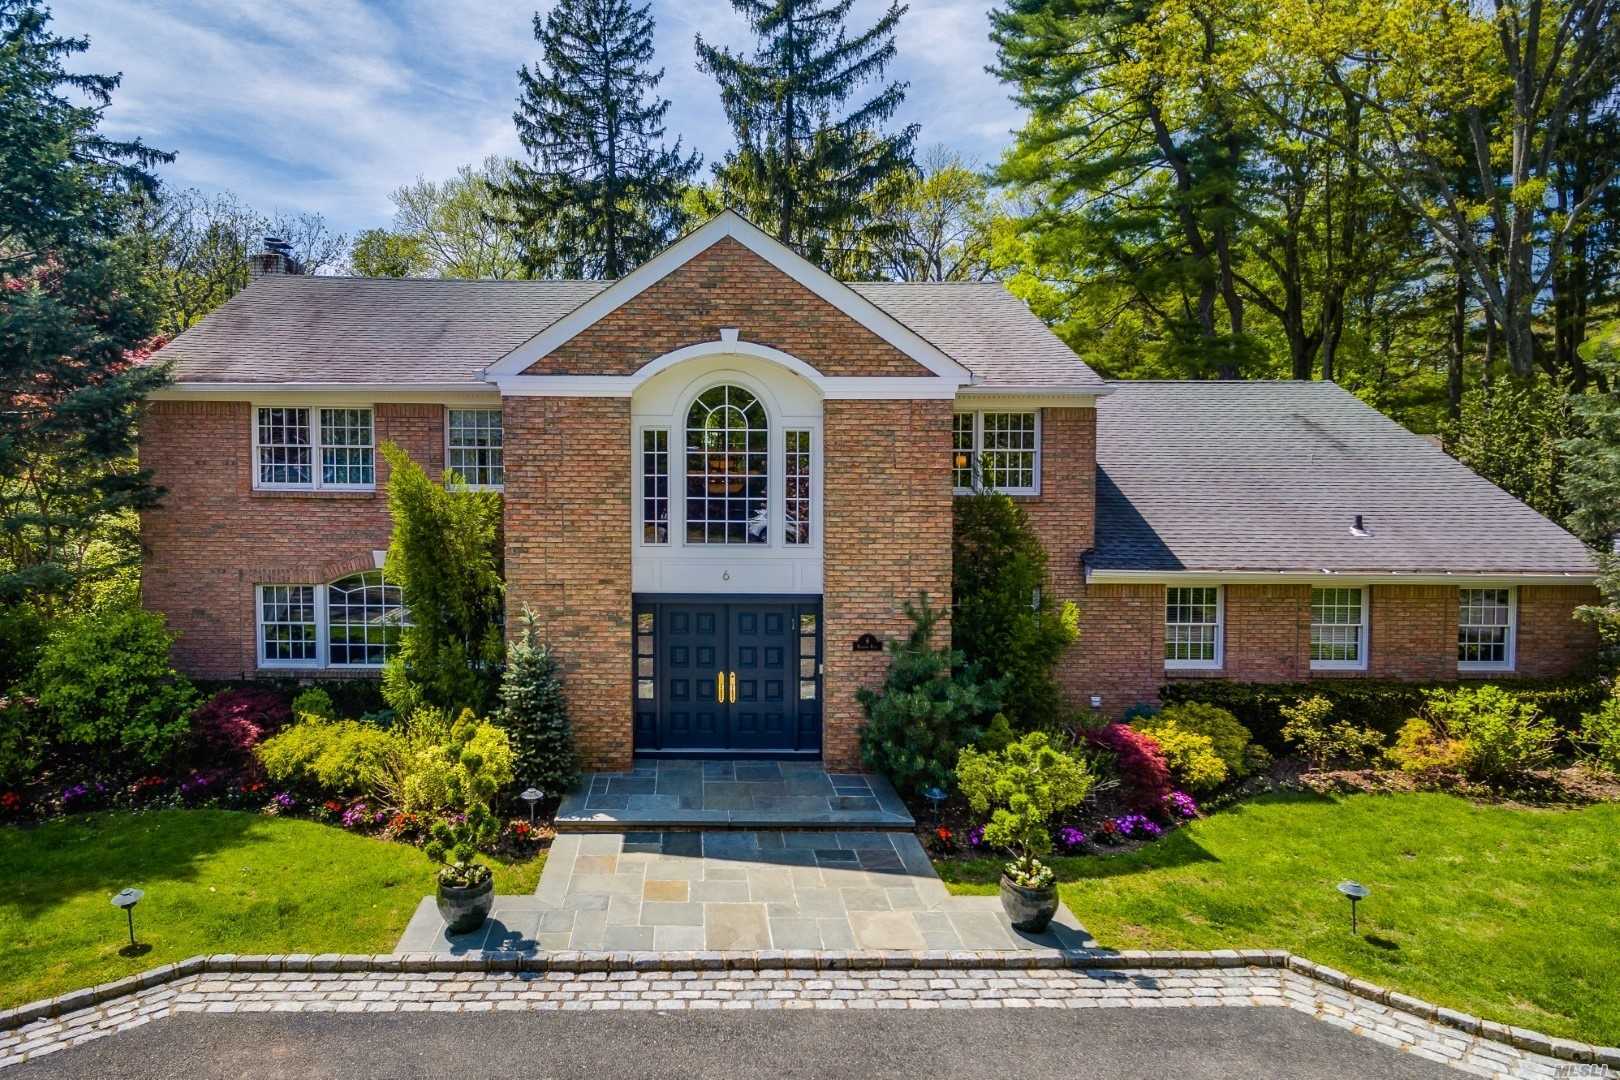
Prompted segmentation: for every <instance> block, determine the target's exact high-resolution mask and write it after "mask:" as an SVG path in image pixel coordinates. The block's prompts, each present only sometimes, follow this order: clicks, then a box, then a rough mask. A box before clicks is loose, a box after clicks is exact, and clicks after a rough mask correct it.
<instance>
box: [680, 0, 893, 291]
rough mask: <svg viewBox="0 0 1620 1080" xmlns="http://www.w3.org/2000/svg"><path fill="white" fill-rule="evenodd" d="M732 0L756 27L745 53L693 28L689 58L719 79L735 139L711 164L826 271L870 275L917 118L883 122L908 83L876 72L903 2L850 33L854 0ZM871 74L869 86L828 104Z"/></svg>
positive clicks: (769, 225) (887, 59)
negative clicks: (892, 124)
mask: <svg viewBox="0 0 1620 1080" xmlns="http://www.w3.org/2000/svg"><path fill="white" fill-rule="evenodd" d="M731 3H732V6H733V7H735V8H736V9H737V10H738V11H739V12H741V13H742V14H743V15H745V16H746V17H747V19H748V23H749V25H750V26H751V27H752V28H753V30H754V33H755V34H757V35H758V38H759V40H758V45H757V48H756V49H755V51H754V55H753V56H752V58H745V57H743V56H741V55H738V54H735V53H733V52H731V51H730V50H729V49H723V48H719V47H716V46H713V45H709V44H706V43H705V42H704V40H703V37H702V35H701V34H700V35H698V38H697V54H698V66H699V67H700V68H701V69H703V70H704V71H707V72H709V73H710V74H712V75H713V76H714V78H715V81H716V82H718V83H719V84H720V102H721V105H722V106H723V107H724V109H725V112H726V117H727V119H729V120H730V121H731V127H732V130H733V131H734V132H735V134H736V136H737V147H736V149H734V150H732V151H731V152H730V153H729V154H727V155H726V159H725V160H724V161H723V162H721V163H720V164H718V165H716V166H715V176H716V178H717V179H718V180H719V182H720V186H721V190H722V192H723V194H724V197H725V200H726V202H727V203H729V204H731V205H733V206H735V207H737V208H738V209H739V210H741V211H742V212H743V213H744V214H746V215H748V216H749V217H750V218H752V219H753V220H754V221H755V223H757V224H758V225H759V226H760V227H761V228H763V229H765V230H766V231H768V232H770V233H772V234H773V235H774V236H775V237H776V238H777V239H778V240H780V241H781V242H782V243H784V244H787V245H789V246H791V247H793V248H795V249H796V250H798V251H799V252H800V253H801V254H803V255H804V256H805V257H806V258H808V259H810V260H811V261H813V262H816V263H819V264H820V265H821V266H823V267H824V268H826V269H827V270H828V271H830V272H832V273H834V274H836V275H838V276H841V277H865V276H870V275H871V274H873V273H874V272H875V264H876V260H877V258H878V252H877V250H876V249H877V248H878V247H879V246H881V244H882V242H883V241H884V240H885V239H886V238H887V232H888V231H892V230H893V228H894V225H893V222H892V220H890V219H889V214H888V211H889V210H890V209H891V208H892V204H893V203H894V202H896V201H897V200H899V199H900V198H902V197H903V196H904V194H905V192H906V189H907V185H906V183H905V181H906V180H907V179H909V176H910V173H911V169H912V165H911V152H912V144H913V143H914V142H915V141H916V137H917V130H918V129H917V125H916V124H911V125H909V126H907V127H905V128H902V129H901V130H900V131H898V132H896V133H893V134H884V133H883V132H882V131H881V130H880V126H881V125H882V124H883V123H884V122H885V121H887V120H889V119H890V118H891V117H893V116H894V114H895V111H896V110H897V109H898V108H899V107H900V103H901V102H902V101H903V100H904V99H905V93H906V84H905V83H899V82H889V83H882V82H881V80H882V77H883V72H884V70H885V69H886V68H887V67H888V65H889V64H890V63H891V62H892V61H893V60H894V56H895V45H894V30H895V26H896V25H897V24H898V23H899V21H900V16H901V15H903V14H904V13H905V11H906V9H905V8H904V7H902V6H901V5H900V4H899V3H897V2H891V3H890V5H889V8H888V10H887V11H886V12H884V14H883V17H882V18H880V19H879V20H878V21H877V22H876V23H874V24H873V25H872V27H871V28H870V29H868V30H866V31H865V32H864V33H860V34H856V35H855V36H853V37H851V36H849V34H848V32H847V28H846V26H845V20H846V18H847V16H848V14H849V9H850V5H851V4H852V3H853V0H731ZM874 81H876V82H880V86H879V88H878V91H877V93H876V94H875V95H874V96H873V97H871V98H870V99H869V100H867V101H866V102H865V103H864V104H862V105H859V106H858V107H857V108H855V109H853V110H852V111H851V112H849V113H847V114H845V115H843V116H839V115H837V114H838V111H839V110H840V109H842V108H843V106H844V104H845V103H846V102H847V101H849V99H850V98H851V97H853V96H854V95H855V93H856V91H858V90H859V89H860V88H861V87H863V86H865V85H866V84H868V83H871V82H874Z"/></svg>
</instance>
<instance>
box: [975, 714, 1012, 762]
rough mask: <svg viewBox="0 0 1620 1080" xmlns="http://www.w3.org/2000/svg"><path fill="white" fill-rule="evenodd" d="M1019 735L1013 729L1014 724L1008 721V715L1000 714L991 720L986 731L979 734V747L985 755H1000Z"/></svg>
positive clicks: (985, 728)
mask: <svg viewBox="0 0 1620 1080" xmlns="http://www.w3.org/2000/svg"><path fill="white" fill-rule="evenodd" d="M1016 738H1018V735H1017V734H1016V733H1015V732H1014V731H1013V729H1012V723H1011V722H1010V721H1009V720H1008V719H1007V714H1006V713H1001V712H998V713H996V715H994V716H992V717H991V718H990V722H989V723H988V724H986V725H985V727H984V731H982V732H981V733H980V734H979V740H978V743H977V745H978V747H979V749H980V750H982V751H984V752H985V753H990V754H994V753H999V752H1001V751H1002V750H1005V749H1007V747H1008V746H1009V745H1011V744H1012V742H1013V740H1014V739H1016Z"/></svg>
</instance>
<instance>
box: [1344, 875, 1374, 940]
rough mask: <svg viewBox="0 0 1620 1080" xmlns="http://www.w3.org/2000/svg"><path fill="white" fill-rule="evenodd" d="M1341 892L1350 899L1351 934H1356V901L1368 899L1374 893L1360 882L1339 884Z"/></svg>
mask: <svg viewBox="0 0 1620 1080" xmlns="http://www.w3.org/2000/svg"><path fill="white" fill-rule="evenodd" d="M1339 891H1340V892H1341V893H1343V894H1344V895H1345V896H1348V897H1349V898H1350V932H1351V933H1352V934H1353V933H1355V932H1356V901H1358V900H1365V899H1367V895H1368V894H1369V893H1370V892H1371V891H1372V890H1370V889H1368V888H1367V886H1365V885H1363V884H1362V883H1361V882H1359V881H1341V882H1339Z"/></svg>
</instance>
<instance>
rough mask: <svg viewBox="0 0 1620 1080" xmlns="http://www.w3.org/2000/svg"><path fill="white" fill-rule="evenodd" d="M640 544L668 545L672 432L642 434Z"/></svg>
mask: <svg viewBox="0 0 1620 1080" xmlns="http://www.w3.org/2000/svg"><path fill="white" fill-rule="evenodd" d="M641 542H642V543H644V544H667V543H669V432H668V431H667V430H666V429H664V428H647V429H646V430H644V431H643V432H642V433H641Z"/></svg>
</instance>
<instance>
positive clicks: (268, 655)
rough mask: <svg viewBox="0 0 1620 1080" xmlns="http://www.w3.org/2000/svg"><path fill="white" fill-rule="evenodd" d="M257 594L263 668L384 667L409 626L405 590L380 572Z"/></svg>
mask: <svg viewBox="0 0 1620 1080" xmlns="http://www.w3.org/2000/svg"><path fill="white" fill-rule="evenodd" d="M257 591H258V596H257V603H258V624H259V666H260V667H266V668H277V667H348V668H375V667H381V666H382V665H383V663H384V662H386V661H387V659H388V658H389V657H390V656H391V655H393V652H394V650H395V649H397V648H398V647H399V639H400V633H401V629H402V628H403V627H404V626H405V625H406V624H407V622H408V621H409V620H408V619H407V616H406V612H405V603H404V598H403V597H402V596H401V594H400V589H399V587H398V586H397V585H391V584H389V583H388V582H387V581H385V580H384V579H383V575H382V571H380V570H370V571H366V572H365V573H361V574H352V575H350V576H349V577H346V578H342V579H340V580H338V581H334V582H331V583H330V584H328V585H324V586H320V585H260V586H259V587H258V590H257Z"/></svg>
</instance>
